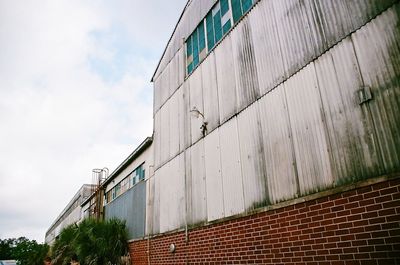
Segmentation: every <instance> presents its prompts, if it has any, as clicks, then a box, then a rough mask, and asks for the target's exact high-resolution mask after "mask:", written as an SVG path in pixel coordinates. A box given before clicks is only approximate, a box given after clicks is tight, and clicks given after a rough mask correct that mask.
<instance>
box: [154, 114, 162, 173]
mask: <svg viewBox="0 0 400 265" xmlns="http://www.w3.org/2000/svg"><path fill="white" fill-rule="evenodd" d="M153 145H154V167H155V168H158V167H159V166H160V164H161V111H157V112H156V113H155V115H154V134H153Z"/></svg>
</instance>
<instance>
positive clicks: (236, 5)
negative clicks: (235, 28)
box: [231, 0, 243, 23]
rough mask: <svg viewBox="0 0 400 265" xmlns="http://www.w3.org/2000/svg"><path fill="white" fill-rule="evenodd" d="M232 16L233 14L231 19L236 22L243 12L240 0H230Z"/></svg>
mask: <svg viewBox="0 0 400 265" xmlns="http://www.w3.org/2000/svg"><path fill="white" fill-rule="evenodd" d="M231 4H232V16H233V21H234V22H235V23H236V22H238V21H239V19H240V18H241V17H242V15H243V12H242V5H241V3H240V0H232V1H231Z"/></svg>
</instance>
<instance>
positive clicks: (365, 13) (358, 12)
mask: <svg viewBox="0 0 400 265" xmlns="http://www.w3.org/2000/svg"><path fill="white" fill-rule="evenodd" d="M397 2H398V0H351V1H346V5H347V9H348V10H351V19H352V22H353V29H354V30H355V29H358V28H359V27H361V26H363V25H364V24H365V23H367V22H368V21H369V20H371V19H372V18H374V17H375V16H376V15H378V14H379V13H381V12H382V11H384V10H385V9H387V8H389V7H390V6H392V5H393V4H395V3H397Z"/></svg>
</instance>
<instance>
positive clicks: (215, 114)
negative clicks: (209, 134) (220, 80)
mask: <svg viewBox="0 0 400 265" xmlns="http://www.w3.org/2000/svg"><path fill="white" fill-rule="evenodd" d="M200 67H201V71H202V74H203V76H202V82H203V101H204V117H205V120H206V121H207V123H208V125H207V129H208V131H211V130H213V129H215V128H216V127H217V126H218V125H219V109H218V97H219V95H218V85H217V72H216V66H215V55H214V53H213V52H212V53H210V54H209V55H208V57H207V58H206V59H205V60H204V61H203V63H202V64H201V66H200Z"/></svg>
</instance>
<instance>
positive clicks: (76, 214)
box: [45, 184, 94, 245]
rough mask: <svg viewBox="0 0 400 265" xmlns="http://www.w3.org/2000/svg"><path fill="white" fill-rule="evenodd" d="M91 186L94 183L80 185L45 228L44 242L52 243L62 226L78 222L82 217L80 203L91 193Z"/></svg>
mask: <svg viewBox="0 0 400 265" xmlns="http://www.w3.org/2000/svg"><path fill="white" fill-rule="evenodd" d="M93 188H94V185H92V184H84V185H82V187H81V188H80V189H79V190H78V191H77V192H76V194H75V195H74V197H72V199H71V201H70V202H69V203H68V204H67V206H65V208H64V210H63V211H62V212H61V213H60V215H59V216H58V217H57V218H56V220H55V221H54V222H53V224H52V225H51V226H50V228H49V229H48V230H47V232H46V237H45V243H47V244H49V245H52V244H53V243H54V241H55V240H56V238H57V237H58V235H59V234H60V233H61V231H62V230H63V228H65V227H67V226H69V225H71V224H75V223H79V222H80V221H81V220H82V219H83V215H82V208H81V204H82V202H83V201H85V200H86V199H87V198H88V197H89V196H90V195H91V194H92V192H93Z"/></svg>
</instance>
